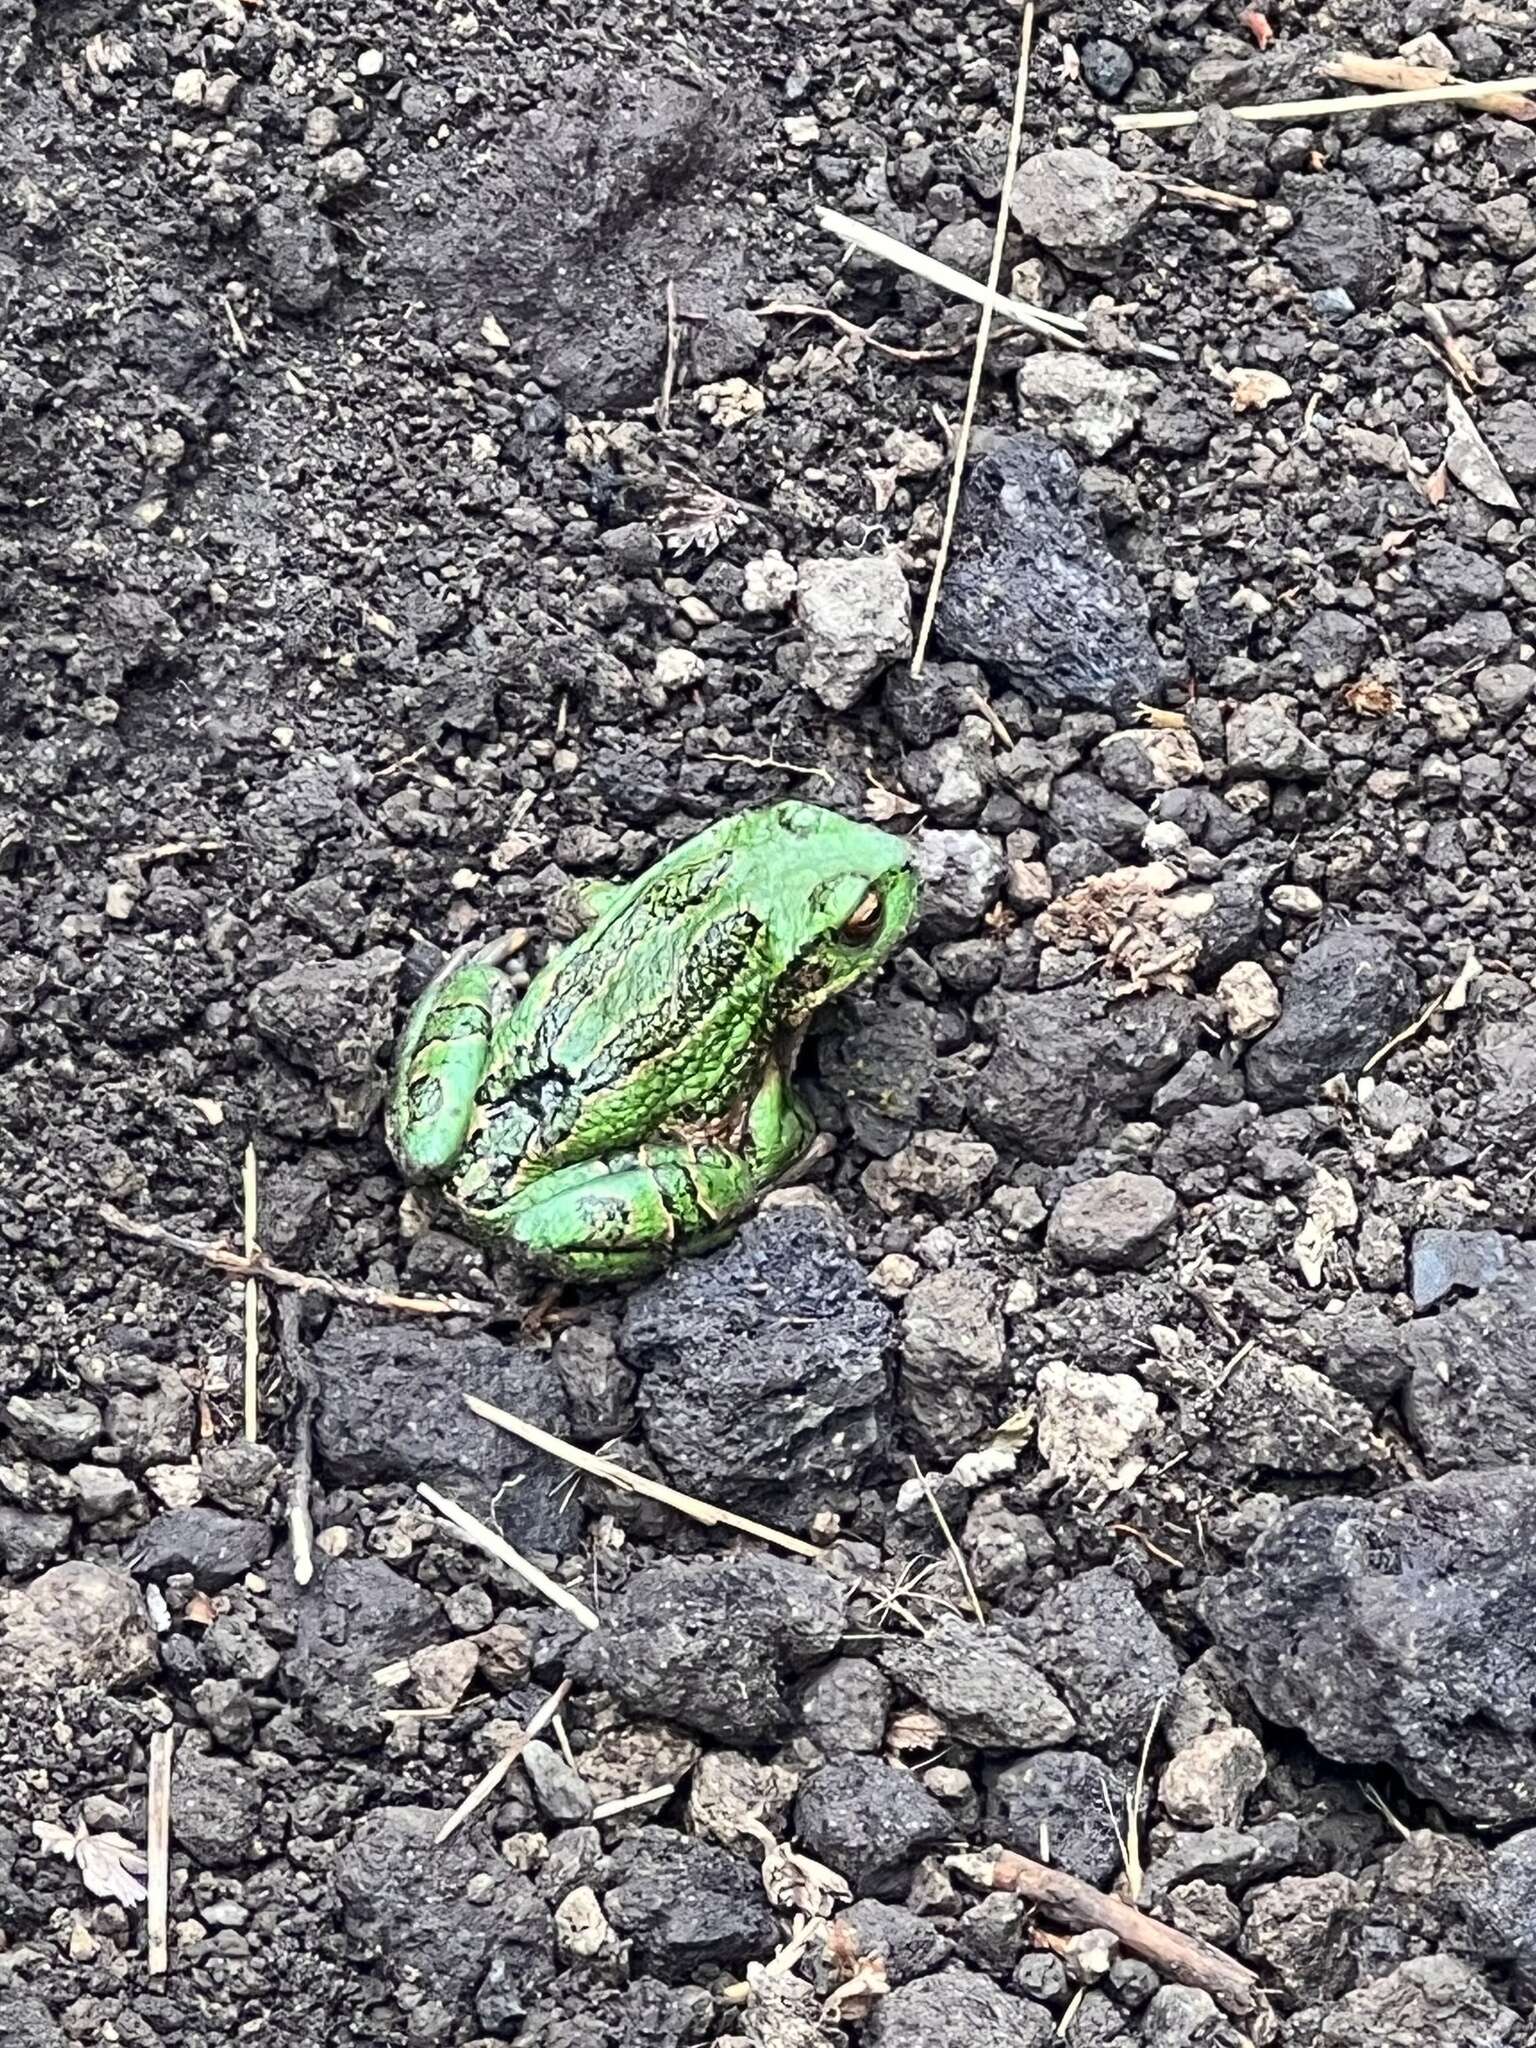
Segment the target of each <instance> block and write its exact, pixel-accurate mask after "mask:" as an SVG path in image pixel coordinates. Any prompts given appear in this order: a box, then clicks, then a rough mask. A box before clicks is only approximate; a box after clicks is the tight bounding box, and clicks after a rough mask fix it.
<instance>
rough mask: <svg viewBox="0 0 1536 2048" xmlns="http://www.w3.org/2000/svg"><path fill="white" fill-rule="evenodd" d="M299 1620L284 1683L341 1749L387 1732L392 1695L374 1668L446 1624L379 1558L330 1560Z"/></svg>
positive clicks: (427, 1599) (428, 1600)
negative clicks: (385, 1712) (385, 1717)
mask: <svg viewBox="0 0 1536 2048" xmlns="http://www.w3.org/2000/svg"><path fill="white" fill-rule="evenodd" d="M294 1619H295V1624H296V1631H297V1634H296V1640H295V1642H294V1646H293V1648H292V1649H291V1650H290V1651H289V1652H288V1654H287V1656H286V1657H285V1658H284V1660H283V1678H284V1683H285V1686H286V1688H287V1689H288V1690H289V1691H290V1692H291V1693H292V1695H293V1696H294V1697H295V1698H296V1699H298V1700H299V1701H300V1702H301V1704H302V1705H303V1706H304V1708H305V1710H306V1712H307V1713H308V1715H309V1716H310V1718H311V1719H312V1720H313V1721H314V1722H315V1724H316V1726H317V1727H319V1728H320V1729H321V1730H322V1731H323V1732H324V1733H325V1734H326V1736H327V1737H328V1739H329V1740H330V1741H331V1742H332V1743H333V1744H334V1745H335V1746H336V1748H338V1749H339V1750H341V1751H343V1752H344V1753H349V1752H352V1751H356V1750H361V1749H367V1748H369V1747H370V1746H372V1745H373V1744H374V1743H377V1742H379V1741H381V1740H382V1739H383V1735H384V1729H385V1726H386V1724H385V1723H384V1722H383V1720H382V1719H381V1718H380V1715H381V1712H382V1710H383V1709H384V1708H385V1707H387V1706H388V1705H389V1704H390V1696H389V1695H388V1694H386V1693H384V1692H383V1691H382V1689H381V1688H380V1687H379V1686H378V1685H377V1684H376V1683H375V1681H374V1676H373V1674H374V1673H375V1672H376V1671H378V1670H379V1669H380V1668H381V1667H382V1666H383V1665H385V1664H395V1663H398V1662H399V1661H400V1660H401V1659H403V1658H406V1657H410V1656H411V1655H413V1654H414V1652H415V1651H417V1650H424V1649H426V1648H428V1647H429V1646H430V1645H432V1644H434V1643H438V1642H441V1640H442V1638H443V1633H444V1626H445V1624H444V1621H443V1612H442V1609H441V1608H440V1607H439V1605H438V1603H437V1601H436V1600H434V1599H433V1597H432V1595H431V1594H430V1593H428V1592H425V1591H424V1590H423V1589H422V1588H421V1587H420V1586H418V1585H416V1584H415V1583H414V1581H413V1580H411V1579H407V1578H405V1577H403V1576H402V1575H401V1574H400V1573H399V1572H397V1571H394V1570H392V1569H391V1568H390V1566H389V1565H387V1564H386V1563H385V1562H384V1560H383V1559H382V1558H378V1557H365V1558H357V1559H352V1558H336V1559H333V1560H331V1561H330V1562H328V1563H327V1564H325V1565H324V1566H323V1568H322V1569H321V1570H320V1571H319V1573H318V1574H317V1575H316V1578H315V1579H314V1581H313V1582H312V1583H311V1584H310V1585H309V1586H306V1587H305V1588H304V1590H303V1592H302V1593H301V1594H300V1595H299V1598H298V1600H297V1601H296V1602H295V1605H294ZM210 1633H211V1631H210Z"/></svg>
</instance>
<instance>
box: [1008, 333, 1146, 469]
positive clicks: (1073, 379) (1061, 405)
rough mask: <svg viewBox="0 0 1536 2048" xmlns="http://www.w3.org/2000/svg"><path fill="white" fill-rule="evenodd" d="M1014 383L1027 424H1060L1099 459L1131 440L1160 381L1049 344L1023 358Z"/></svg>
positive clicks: (1071, 441)
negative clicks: (1047, 347)
mask: <svg viewBox="0 0 1536 2048" xmlns="http://www.w3.org/2000/svg"><path fill="white" fill-rule="evenodd" d="M1014 388H1015V391H1016V393H1017V396H1018V401H1019V416H1020V418H1021V419H1022V420H1023V421H1024V422H1025V424H1026V425H1034V424H1036V423H1040V422H1043V423H1045V424H1048V425H1054V426H1057V427H1059V429H1060V431H1061V435H1062V438H1063V439H1064V440H1065V441H1066V442H1067V443H1068V445H1069V446H1070V447H1072V448H1073V449H1075V450H1076V452H1077V453H1078V454H1079V455H1083V456H1086V457H1087V458H1088V460H1089V461H1090V462H1098V461H1101V460H1102V458H1103V457H1104V456H1106V455H1108V454H1109V453H1110V452H1111V450H1112V449H1115V448H1119V447H1122V446H1123V445H1124V444H1125V443H1126V442H1127V441H1129V439H1130V438H1131V436H1132V434H1134V433H1135V431H1136V429H1137V427H1138V426H1139V425H1140V423H1141V418H1142V414H1143V413H1144V411H1145V410H1146V406H1147V403H1148V401H1149V400H1151V399H1153V398H1155V397H1156V396H1157V393H1158V388H1159V386H1158V380H1157V378H1156V377H1154V376H1152V375H1151V374H1150V372H1148V371H1146V370H1126V369H1111V368H1110V367H1109V365H1108V364H1106V363H1101V362H1098V361H1097V360H1096V359H1095V358H1094V357H1093V356H1089V355H1074V354H1069V353H1067V352H1066V351H1064V350H1063V351H1053V350H1046V351H1044V352H1043V353H1041V354H1040V355H1037V356H1029V357H1027V358H1026V359H1025V361H1024V362H1023V363H1022V364H1020V366H1019V371H1018V375H1017V377H1016V378H1015V381H1014Z"/></svg>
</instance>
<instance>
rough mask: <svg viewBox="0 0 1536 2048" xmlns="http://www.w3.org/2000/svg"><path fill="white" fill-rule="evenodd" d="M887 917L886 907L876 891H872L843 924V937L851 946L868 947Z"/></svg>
mask: <svg viewBox="0 0 1536 2048" xmlns="http://www.w3.org/2000/svg"><path fill="white" fill-rule="evenodd" d="M884 916H885V905H884V904H883V903H882V902H881V901H880V897H879V894H878V892H877V891H876V890H874V889H871V890H870V891H869V892H868V894H867V895H866V896H865V897H864V899H863V901H862V902H861V903H860V904H859V907H858V909H857V910H855V911H854V913H853V915H852V917H850V918H847V919H846V920H845V921H844V924H843V930H842V936H843V938H844V939H846V940H847V942H848V944H849V945H850V946H867V945H868V944H869V942H870V940H871V939H872V938H873V937H874V936H875V934H876V933H877V932H878V931H879V929H880V923H881V920H882V919H883V918H884Z"/></svg>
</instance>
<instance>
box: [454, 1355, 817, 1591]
mask: <svg viewBox="0 0 1536 2048" xmlns="http://www.w3.org/2000/svg"><path fill="white" fill-rule="evenodd" d="M464 1399H465V1401H466V1402H467V1403H468V1404H469V1406H470V1407H471V1408H473V1410H474V1411H475V1413H476V1414H477V1415H479V1416H481V1417H483V1418H484V1420H485V1421H487V1422H494V1423H495V1425H496V1427H497V1428H498V1429H505V1430H507V1431H509V1432H510V1434H511V1435H513V1436H516V1437H521V1438H522V1440H523V1442H524V1443H525V1444H532V1445H533V1446H534V1448H535V1449H536V1450H540V1451H547V1452H548V1453H549V1455H550V1457H552V1458H559V1459H561V1460H563V1462H564V1463H565V1464H567V1465H574V1466H575V1467H576V1469H577V1470H578V1471H579V1472H586V1473H589V1474H590V1475H591V1477H592V1478H594V1479H600V1480H601V1481H602V1482H603V1484H604V1485H605V1486H617V1487H621V1488H623V1490H624V1491H625V1492H627V1493H640V1494H644V1496H645V1497H646V1499H647V1500H659V1501H660V1502H662V1504H663V1505H664V1506H666V1507H669V1508H676V1509H677V1511H678V1513H679V1514H683V1515H691V1516H692V1517H693V1519H694V1521H696V1522H702V1523H703V1524H704V1526H705V1527H706V1528H715V1527H716V1526H724V1527H725V1528H727V1529H740V1530H741V1532H742V1534H743V1535H746V1536H756V1537H758V1538H759V1539H760V1540H761V1541H762V1542H764V1543H772V1544H776V1545H777V1546H778V1548H779V1549H780V1550H789V1551H793V1553H794V1554H795V1556H796V1557H808V1558H812V1559H816V1558H819V1557H820V1556H821V1554H822V1553H821V1551H820V1550H819V1549H818V1548H817V1547H816V1545H815V1544H814V1543H807V1542H806V1541H805V1539H804V1538H803V1537H800V1536H787V1535H786V1534H785V1533H784V1531H783V1530H782V1529H771V1528H769V1526H768V1525H767V1523H766V1522H754V1521H751V1520H749V1518H748V1517H747V1516H746V1515H737V1514H733V1513H732V1512H731V1510H730V1509H729V1508H717V1507H715V1506H713V1505H712V1503H711V1502H709V1501H706V1500H695V1499H694V1497H693V1496H692V1494H688V1493H679V1492H678V1490H677V1488H676V1487H675V1486H664V1485H663V1484H662V1482H661V1481H660V1480H659V1479H649V1478H647V1477H646V1475H645V1474H644V1473H643V1472H630V1471H628V1470H626V1468H625V1467H624V1466H623V1465H618V1464H615V1463H614V1461H613V1459H612V1458H601V1457H598V1456H597V1455H596V1453H595V1452H592V1451H582V1450H578V1449H577V1448H576V1446H575V1445H574V1444H568V1443H566V1442H564V1441H563V1439H561V1438H560V1437H558V1436H551V1435H550V1434H549V1431H548V1430H546V1429H540V1428H538V1427H537V1425H536V1424H534V1423H532V1422H524V1421H523V1419H522V1417H521V1416H518V1415H510V1414H508V1412H507V1410H506V1409H505V1408H497V1407H496V1406H495V1405H494V1404H493V1403H492V1402H490V1401H482V1400H481V1398H480V1396H479V1395H478V1394H466V1395H465V1396H464ZM422 1490H423V1491H424V1490H425V1489H422Z"/></svg>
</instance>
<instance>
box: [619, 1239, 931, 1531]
mask: <svg viewBox="0 0 1536 2048" xmlns="http://www.w3.org/2000/svg"><path fill="white" fill-rule="evenodd" d="M890 1334H891V1317H890V1311H889V1310H888V1309H887V1308H886V1307H885V1305H884V1303H883V1302H881V1301H880V1300H879V1298H878V1297H877V1296H876V1295H875V1294H874V1292H873V1291H872V1290H871V1288H870V1285H869V1282H868V1279H867V1277H866V1275H865V1272H864V1269H863V1267H862V1266H861V1265H860V1264H859V1262H858V1260H857V1259H855V1258H854V1256H853V1254H852V1252H851V1251H850V1249H849V1247H848V1241H847V1236H846V1233H845V1231H844V1229H843V1227H842V1225H841V1223H840V1221H839V1220H838V1219H836V1218H834V1217H832V1216H831V1215H829V1214H828V1212H827V1211H826V1210H825V1209H824V1208H823V1207H822V1206H821V1205H820V1204H819V1203H818V1204H814V1205H812V1204H806V1203H796V1204H793V1205H787V1204H775V1205H774V1206H773V1207H771V1208H769V1209H767V1210H765V1211H764V1212H763V1213H762V1214H760V1215H758V1216H756V1217H754V1218H753V1219H752V1220H751V1221H750V1222H749V1223H747V1224H746V1225H745V1226H744V1227H743V1228H742V1230H741V1231H740V1232H739V1234H738V1235H737V1237H736V1238H735V1240H734V1241H733V1242H732V1243H731V1244H730V1245H728V1246H727V1247H726V1249H725V1250H724V1251H722V1252H720V1253H717V1254H716V1255H715V1256H714V1257H713V1258H709V1259H691V1260H687V1261H683V1262H681V1263H679V1264H678V1265H677V1266H676V1267H674V1268H673V1270H672V1271H671V1272H670V1273H668V1274H667V1275H666V1276H665V1277H664V1278H662V1279H660V1280H657V1281H654V1282H653V1283H651V1285H649V1286H647V1287H644V1288H641V1289H640V1290H639V1291H638V1292H636V1293H635V1294H633V1295H632V1296H631V1297H630V1299H629V1302H628V1304H627V1306H626V1308H625V1313H624V1321H623V1325H622V1328H621V1331H620V1336H619V1345H620V1349H621V1351H622V1353H623V1355H624V1357H625V1358H626V1360H627V1361H628V1362H629V1363H630V1365H632V1366H633V1367H635V1369H636V1370H637V1371H638V1372H639V1373H640V1375H641V1384H640V1409H641V1414H642V1416H643V1418H644V1424H645V1434H646V1440H647V1442H648V1443H649V1445H650V1447H651V1450H652V1451H653V1452H654V1453H655V1455H656V1457H657V1458H658V1459H659V1461H660V1463H661V1465H662V1468H663V1469H664V1471H665V1472H666V1473H667V1474H668V1476H669V1477H670V1478H671V1479H672V1480H673V1481H674V1482H675V1483H676V1484H677V1485H678V1486H681V1487H683V1488H685V1489H686V1490H687V1491H689V1492H691V1493H697V1494H701V1495H705V1496H708V1497H710V1498H718V1499H721V1500H728V1501H729V1502H730V1503H731V1505H732V1506H733V1507H735V1508H737V1509H739V1510H740V1511H742V1512H744V1513H748V1514H752V1513H757V1514H761V1515H764V1516H768V1517H778V1518H780V1519H785V1520H791V1521H793V1520H796V1519H798V1518H799V1517H801V1516H803V1515H807V1514H812V1513H814V1512H816V1511H817V1510H818V1509H819V1508H823V1507H828V1506H831V1505H833V1504H834V1503H835V1501H836V1499H837V1497H838V1496H839V1495H840V1494H846V1493H847V1491H848V1489H849V1488H850V1487H851V1486H852V1485H853V1484H855V1483H856V1482H857V1481H858V1479H859V1478H860V1477H861V1476H862V1474H863V1471H864V1469H865V1467H866V1466H867V1464H868V1463H869V1461H870V1459H871V1458H872V1457H873V1456H875V1455H876V1454H877V1453H878V1451H879V1449H880V1446H881V1444H882V1442H883V1438H884V1434H885V1430H886V1427H887V1417H888V1404H889V1392H890V1387H889V1375H888V1372H887V1369H886V1363H885V1352H886V1347H887V1345H888V1344H889V1341H890Z"/></svg>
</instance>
